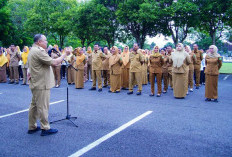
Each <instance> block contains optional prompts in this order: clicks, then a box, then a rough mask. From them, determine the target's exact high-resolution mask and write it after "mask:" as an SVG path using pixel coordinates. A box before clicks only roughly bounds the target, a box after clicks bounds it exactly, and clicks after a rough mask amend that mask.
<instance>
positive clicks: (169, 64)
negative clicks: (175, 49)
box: [167, 54, 172, 71]
mask: <svg viewBox="0 0 232 157" xmlns="http://www.w3.org/2000/svg"><path fill="white" fill-rule="evenodd" d="M167 56H168V60H169V58H170V57H171V54H167ZM167 66H168V71H172V62H168V63H167Z"/></svg>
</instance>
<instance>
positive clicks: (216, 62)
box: [205, 56, 222, 75]
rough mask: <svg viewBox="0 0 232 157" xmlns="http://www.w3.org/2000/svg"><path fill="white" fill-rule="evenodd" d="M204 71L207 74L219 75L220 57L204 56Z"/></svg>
mask: <svg viewBox="0 0 232 157" xmlns="http://www.w3.org/2000/svg"><path fill="white" fill-rule="evenodd" d="M205 64H206V67H205V73H206V74H208V75H219V69H220V68H221V66H222V57H216V58H210V57H209V56H206V57H205Z"/></svg>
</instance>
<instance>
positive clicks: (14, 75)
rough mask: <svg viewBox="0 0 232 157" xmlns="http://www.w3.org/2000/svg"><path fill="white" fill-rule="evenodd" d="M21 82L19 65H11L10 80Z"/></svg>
mask: <svg viewBox="0 0 232 157" xmlns="http://www.w3.org/2000/svg"><path fill="white" fill-rule="evenodd" d="M14 81H15V82H19V70H18V66H10V82H14Z"/></svg>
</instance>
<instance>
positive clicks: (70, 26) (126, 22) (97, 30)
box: [0, 0, 232, 49]
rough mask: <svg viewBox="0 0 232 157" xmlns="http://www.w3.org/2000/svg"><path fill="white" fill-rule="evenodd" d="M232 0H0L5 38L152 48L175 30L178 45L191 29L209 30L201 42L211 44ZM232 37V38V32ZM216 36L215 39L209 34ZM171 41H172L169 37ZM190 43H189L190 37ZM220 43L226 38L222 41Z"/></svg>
mask: <svg viewBox="0 0 232 157" xmlns="http://www.w3.org/2000/svg"><path fill="white" fill-rule="evenodd" d="M231 3H232V0H227V1H224V0H178V1H173V0H157V1H154V0H126V1H125V0H90V1H86V2H83V3H77V1H76V0H46V1H44V0H8V1H7V0H0V43H1V44H2V45H4V46H8V45H10V44H11V43H14V44H16V45H19V46H20V47H22V46H24V45H31V44H32V42H33V40H32V38H33V36H34V35H35V34H37V33H42V34H45V35H46V36H47V38H48V41H49V44H58V45H59V46H60V47H63V46H70V45H71V46H74V47H77V46H89V45H93V44H94V43H95V42H99V43H100V44H101V46H105V45H107V46H108V47H111V46H113V45H115V42H116V41H117V42H122V43H126V44H127V45H129V46H130V47H132V46H133V43H134V42H137V43H138V44H139V45H140V48H148V49H152V48H153V47H154V43H152V44H151V45H149V44H147V43H146V42H145V41H146V37H147V36H149V37H154V36H156V35H157V34H158V33H161V34H163V35H165V36H171V37H172V39H173V43H174V44H173V45H175V44H177V43H178V42H182V43H186V41H185V39H186V37H187V36H188V34H190V33H191V30H192V29H193V28H194V29H195V30H198V31H199V30H200V31H201V32H202V33H203V34H205V36H207V37H204V38H199V39H198V41H197V42H203V43H202V47H204V48H206V45H207V46H208V45H209V42H210V41H211V42H212V43H214V40H215V41H220V40H217V39H219V38H220V32H221V31H222V30H223V29H224V25H229V26H231V15H232V5H231ZM230 34H231V33H228V34H227V36H228V37H227V39H228V40H229V41H231V39H230V37H231V35H230ZM209 37H211V40H210V39H209ZM169 44H170V43H169ZM187 44H189V43H187ZM217 44H220V43H217Z"/></svg>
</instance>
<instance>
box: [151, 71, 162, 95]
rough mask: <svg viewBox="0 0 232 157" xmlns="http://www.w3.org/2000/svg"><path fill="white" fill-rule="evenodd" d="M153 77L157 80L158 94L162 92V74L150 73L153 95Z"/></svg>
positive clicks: (153, 92)
mask: <svg viewBox="0 0 232 157" xmlns="http://www.w3.org/2000/svg"><path fill="white" fill-rule="evenodd" d="M155 77H156V80H157V87H158V94H161V92H162V73H150V82H151V93H152V94H155V87H154V85H155V82H154V81H155Z"/></svg>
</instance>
